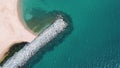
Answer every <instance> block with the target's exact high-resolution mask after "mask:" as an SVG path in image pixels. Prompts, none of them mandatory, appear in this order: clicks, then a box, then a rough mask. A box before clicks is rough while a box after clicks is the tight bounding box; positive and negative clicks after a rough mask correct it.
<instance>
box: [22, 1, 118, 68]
mask: <svg viewBox="0 0 120 68" xmlns="http://www.w3.org/2000/svg"><path fill="white" fill-rule="evenodd" d="M22 7H23V9H22V10H23V13H25V14H24V15H23V16H24V19H25V20H30V19H32V16H31V15H29V12H26V11H30V10H31V8H40V12H39V13H37V14H38V15H39V16H44V14H46V13H47V12H51V11H54V10H57V11H62V12H64V13H66V14H68V15H69V16H70V17H71V20H72V26H73V30H72V31H71V33H70V34H69V35H68V36H67V37H65V39H64V40H63V42H61V43H59V44H57V45H56V46H55V47H53V48H52V49H51V50H47V49H45V50H47V52H45V53H42V54H41V53H40V54H39V55H36V56H35V57H33V58H32V59H36V58H37V60H34V61H32V62H30V63H29V64H27V65H26V67H28V68H119V67H120V1H119V0H22ZM27 13H28V14H27ZM46 18H47V17H46ZM40 55H42V56H40Z"/></svg>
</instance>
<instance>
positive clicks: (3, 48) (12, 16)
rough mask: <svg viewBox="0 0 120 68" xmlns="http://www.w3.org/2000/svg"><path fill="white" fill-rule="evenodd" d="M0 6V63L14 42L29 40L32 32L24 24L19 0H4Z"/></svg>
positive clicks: (32, 34)
mask: <svg viewBox="0 0 120 68" xmlns="http://www.w3.org/2000/svg"><path fill="white" fill-rule="evenodd" d="M1 2H2V4H1V6H0V15H1V17H0V20H1V22H0V32H1V35H0V37H1V40H0V43H1V44H2V45H0V63H1V62H2V61H3V60H4V59H5V57H6V55H8V53H9V52H8V51H9V49H10V47H12V46H13V44H14V43H20V42H31V41H32V40H33V39H35V37H36V34H34V33H33V32H32V31H31V30H30V29H28V27H27V26H26V25H25V23H24V20H23V19H22V17H21V12H20V0H11V1H10V0H4V1H1Z"/></svg>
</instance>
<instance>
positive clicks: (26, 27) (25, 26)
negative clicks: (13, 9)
mask: <svg viewBox="0 0 120 68" xmlns="http://www.w3.org/2000/svg"><path fill="white" fill-rule="evenodd" d="M21 9H22V7H21V5H20V0H17V12H18V13H17V15H18V19H19V20H20V21H21V24H22V25H23V26H24V28H25V29H27V30H28V31H29V32H30V33H32V34H33V35H37V34H36V33H34V32H33V31H32V30H30V29H29V27H28V26H27V24H25V21H24V19H23V18H22V11H21Z"/></svg>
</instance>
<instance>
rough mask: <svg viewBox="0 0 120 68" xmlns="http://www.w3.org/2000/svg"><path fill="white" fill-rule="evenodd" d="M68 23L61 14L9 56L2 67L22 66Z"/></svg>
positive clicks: (13, 67) (17, 67) (18, 67)
mask: <svg viewBox="0 0 120 68" xmlns="http://www.w3.org/2000/svg"><path fill="white" fill-rule="evenodd" d="M67 25H68V24H67V23H66V22H65V21H64V20H63V17H62V16H61V15H59V16H58V17H57V19H56V20H55V21H54V23H53V24H52V25H50V26H49V27H48V28H46V29H45V30H44V31H43V32H41V33H40V34H39V35H38V36H37V37H36V38H35V39H34V40H33V41H32V42H30V43H28V44H26V45H25V46H24V47H23V48H22V49H21V50H20V51H18V52H17V53H15V54H14V55H13V56H12V57H11V58H9V59H8V60H7V61H6V62H5V63H4V64H3V66H2V67H1V68H21V67H22V66H23V65H25V64H26V63H27V61H28V60H29V59H30V58H31V57H32V56H34V55H35V54H36V53H37V52H38V51H39V50H40V49H41V48H42V47H44V46H45V45H46V44H47V43H49V42H50V41H51V40H53V39H54V38H55V37H56V36H57V35H58V34H59V33H61V32H63V31H64V30H65V28H66V27H67Z"/></svg>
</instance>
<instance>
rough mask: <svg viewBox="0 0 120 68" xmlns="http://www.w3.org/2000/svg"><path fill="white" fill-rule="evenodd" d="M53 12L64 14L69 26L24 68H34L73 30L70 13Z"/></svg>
mask: <svg viewBox="0 0 120 68" xmlns="http://www.w3.org/2000/svg"><path fill="white" fill-rule="evenodd" d="M53 12H54V13H55V14H58V15H59V14H60V15H62V16H63V18H64V21H66V22H67V23H68V26H67V28H66V29H65V30H64V31H63V32H62V33H60V34H59V35H58V36H57V37H56V38H54V39H53V40H51V41H50V42H49V43H48V44H46V45H45V46H44V47H43V48H41V49H40V50H39V52H37V53H36V54H35V55H34V56H33V57H32V58H31V59H30V60H29V61H28V62H27V64H26V65H24V66H23V67H22V68H33V66H34V65H35V64H36V63H38V62H40V60H41V59H42V58H43V57H44V55H45V54H46V53H47V52H50V51H53V50H54V47H56V46H58V45H59V44H61V43H62V42H63V41H64V40H65V38H66V37H67V36H68V35H69V34H70V33H71V32H72V31H73V24H72V19H71V17H70V16H69V15H68V14H66V13H64V12H62V11H53Z"/></svg>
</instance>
